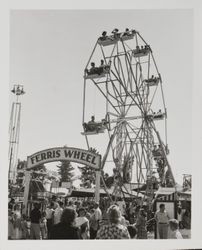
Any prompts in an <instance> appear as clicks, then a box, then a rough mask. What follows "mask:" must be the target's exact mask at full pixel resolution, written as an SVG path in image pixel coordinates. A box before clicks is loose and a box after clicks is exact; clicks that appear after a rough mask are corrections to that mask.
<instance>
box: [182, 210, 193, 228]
mask: <svg viewBox="0 0 202 250" xmlns="http://www.w3.org/2000/svg"><path fill="white" fill-rule="evenodd" d="M182 224H183V226H184V228H186V229H190V228H191V212H190V210H189V209H186V210H185V212H184V213H183V216H182Z"/></svg>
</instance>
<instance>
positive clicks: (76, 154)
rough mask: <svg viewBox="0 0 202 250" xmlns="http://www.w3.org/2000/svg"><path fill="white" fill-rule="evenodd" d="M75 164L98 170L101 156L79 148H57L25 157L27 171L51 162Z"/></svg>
mask: <svg viewBox="0 0 202 250" xmlns="http://www.w3.org/2000/svg"><path fill="white" fill-rule="evenodd" d="M67 160H68V161H71V162H77V163H81V164H84V165H87V166H89V167H92V168H94V169H99V168H100V163H101V156H100V155H98V154H95V153H93V152H90V151H88V150H84V149H80V148H68V147H57V148H50V149H46V150H43V151H40V152H37V153H35V154H33V155H31V156H28V157H27V169H32V168H34V167H36V166H38V165H40V164H45V163H48V162H53V161H67Z"/></svg>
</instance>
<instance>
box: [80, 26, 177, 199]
mask: <svg viewBox="0 0 202 250" xmlns="http://www.w3.org/2000/svg"><path fill="white" fill-rule="evenodd" d="M98 54H99V60H101V66H99V67H96V66H95V63H94V62H93V61H94V60H97V58H98ZM90 63H91V68H89V67H90ZM92 84H93V85H94V87H95V88H96V89H97V90H98V91H99V93H101V94H102V96H103V97H104V98H103V101H104V100H105V101H106V108H105V118H103V119H101V121H99V122H97V121H96V122H95V119H94V118H93V121H92V120H91V121H86V113H87V112H88V107H87V105H86V103H87V100H86V99H87V98H86V94H87V86H88V85H90V86H91V87H92ZM156 110H159V111H158V112H156ZM92 117H93V116H92ZM160 121H161V122H163V123H161V124H164V125H159V124H157V123H160ZM82 124H83V128H84V132H83V133H82V134H83V135H85V137H86V141H87V145H88V146H89V141H88V139H89V138H88V137H89V136H92V135H95V134H96V135H98V134H100V133H104V132H105V131H107V132H108V133H107V134H108V136H109V140H108V144H107V145H106V152H105V154H104V157H103V160H102V168H103V169H107V168H108V162H113V165H114V173H113V175H114V193H113V194H114V195H115V196H116V195H118V194H120V193H123V192H127V193H129V194H131V195H132V194H133V191H132V190H133V189H132V188H131V186H132V185H131V184H134V183H135V184H136V186H139V187H140V186H142V185H144V184H146V185H147V190H146V196H147V198H151V197H152V196H153V193H154V190H153V189H152V188H151V186H154V185H153V183H152V182H153V180H157V182H158V185H164V186H165V185H167V184H168V182H169V183H170V185H174V183H175V181H174V177H173V174H172V170H171V167H170V165H169V163H168V160H167V158H166V157H167V156H166V155H167V152H168V145H167V131H166V130H167V111H166V106H165V100H164V94H163V88H162V79H161V75H160V73H159V71H158V68H157V65H156V62H155V59H154V56H153V52H152V49H151V47H150V45H148V44H147V43H146V42H145V40H144V39H143V38H142V36H141V35H140V34H139V32H137V31H135V30H128V29H126V31H125V32H118V29H115V30H114V31H113V33H112V35H110V36H107V33H106V32H103V34H102V37H99V38H98V40H97V42H96V44H95V47H94V49H93V52H92V54H91V56H90V58H89V60H88V63H87V66H86V68H85V70H84V93H83V121H82ZM159 130H160V132H161V136H160V133H159ZM162 134H163V135H162ZM97 143H98V142H97ZM155 145H159V147H160V148H161V152H163V153H161V154H160V156H159V157H158V159H157V157H155V154H154V152H155ZM109 157H111V159H110V160H109ZM165 158H166V159H165ZM159 159H163V160H162V161H163V163H162V162H161V164H160V163H159V162H160V160H159ZM160 168H161V169H163V171H162V170H161V172H160V170H159V169H160ZM159 173H160V174H159ZM168 173H170V174H168ZM168 176H169V180H168ZM124 190H125V191H124Z"/></svg>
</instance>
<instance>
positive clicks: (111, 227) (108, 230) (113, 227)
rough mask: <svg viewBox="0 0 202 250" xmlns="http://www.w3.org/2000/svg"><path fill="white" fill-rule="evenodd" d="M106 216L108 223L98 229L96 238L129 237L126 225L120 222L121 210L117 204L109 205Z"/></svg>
mask: <svg viewBox="0 0 202 250" xmlns="http://www.w3.org/2000/svg"><path fill="white" fill-rule="evenodd" d="M108 218H109V224H107V225H103V226H102V227H101V228H100V229H99V230H98V232H97V236H96V239H130V235H129V232H128V229H127V227H125V226H123V225H121V224H120V218H121V211H120V209H119V207H118V206H117V205H112V206H110V207H109V209H108Z"/></svg>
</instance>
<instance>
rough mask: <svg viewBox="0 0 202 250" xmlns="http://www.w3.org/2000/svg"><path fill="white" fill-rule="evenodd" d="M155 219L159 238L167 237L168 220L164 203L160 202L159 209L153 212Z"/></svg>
mask: <svg viewBox="0 0 202 250" xmlns="http://www.w3.org/2000/svg"><path fill="white" fill-rule="evenodd" d="M155 219H156V223H157V229H158V233H159V238H160V239H167V238H168V221H169V219H170V218H169V216H168V213H167V212H166V210H165V205H164V204H160V205H159V210H158V211H157V212H156V213H155Z"/></svg>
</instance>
